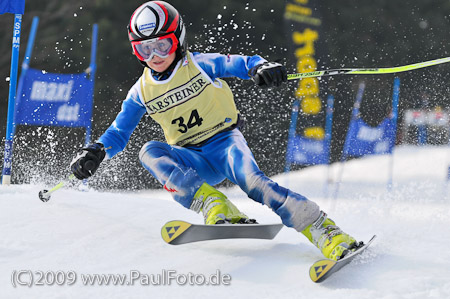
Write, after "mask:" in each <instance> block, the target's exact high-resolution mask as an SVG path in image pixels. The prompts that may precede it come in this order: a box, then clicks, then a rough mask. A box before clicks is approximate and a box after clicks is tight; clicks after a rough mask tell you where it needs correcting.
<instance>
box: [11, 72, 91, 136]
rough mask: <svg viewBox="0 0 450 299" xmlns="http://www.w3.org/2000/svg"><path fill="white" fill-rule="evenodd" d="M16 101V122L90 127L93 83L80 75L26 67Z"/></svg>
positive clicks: (83, 75) (84, 75) (85, 76)
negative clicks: (48, 71)
mask: <svg viewBox="0 0 450 299" xmlns="http://www.w3.org/2000/svg"><path fill="white" fill-rule="evenodd" d="M21 86H22V89H21V91H18V93H20V94H18V96H17V101H16V116H15V123H16V124H23V125H40V126H64V127H89V126H90V124H91V117H92V95H93V88H94V82H93V80H90V79H89V78H87V75H86V74H85V73H82V74H53V73H47V72H45V71H41V70H36V69H32V68H30V69H28V70H27V72H26V75H25V76H24V77H23V82H21Z"/></svg>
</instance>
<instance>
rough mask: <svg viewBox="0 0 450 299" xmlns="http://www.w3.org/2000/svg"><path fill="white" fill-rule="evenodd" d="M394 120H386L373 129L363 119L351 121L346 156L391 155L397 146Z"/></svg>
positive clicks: (346, 141) (346, 142)
mask: <svg viewBox="0 0 450 299" xmlns="http://www.w3.org/2000/svg"><path fill="white" fill-rule="evenodd" d="M393 121H394V118H393V117H392V118H385V119H384V120H383V121H382V122H381V123H380V124H379V125H378V126H376V127H371V126H369V125H367V124H366V123H365V122H364V121H363V120H362V119H361V118H357V119H354V120H352V121H351V123H350V127H349V131H348V133H347V138H346V140H345V146H344V155H346V156H353V157H360V156H364V155H381V154H391V153H392V149H393V148H394V145H395V137H396V125H395V123H393Z"/></svg>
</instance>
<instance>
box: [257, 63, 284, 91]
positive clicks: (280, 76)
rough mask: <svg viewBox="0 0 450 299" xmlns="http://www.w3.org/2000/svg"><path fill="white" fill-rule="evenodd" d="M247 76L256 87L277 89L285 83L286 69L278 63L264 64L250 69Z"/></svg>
mask: <svg viewBox="0 0 450 299" xmlns="http://www.w3.org/2000/svg"><path fill="white" fill-rule="evenodd" d="M248 74H249V76H250V77H252V80H253V81H254V82H255V83H256V85H258V86H259V87H262V88H266V87H273V86H276V87H278V86H280V85H281V83H283V82H286V81H287V71H286V68H285V67H284V65H282V64H279V63H278V62H264V63H263V64H259V65H257V66H255V67H252V68H251V69H250V71H249V72H248Z"/></svg>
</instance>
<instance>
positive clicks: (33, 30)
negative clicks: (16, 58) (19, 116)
mask: <svg viewBox="0 0 450 299" xmlns="http://www.w3.org/2000/svg"><path fill="white" fill-rule="evenodd" d="M38 24H39V17H34V18H33V23H32V24H31V31H30V35H29V36H28V42H27V49H26V50H25V57H24V59H23V62H22V71H21V72H20V77H19V84H18V85H17V93H16V103H15V107H17V106H18V105H19V103H20V100H21V98H22V94H23V81H24V80H25V76H26V74H27V70H28V68H29V67H30V59H31V53H32V52H33V46H34V39H35V37H36V31H37V27H38ZM16 112H17V111H14V116H15V115H16ZM16 125H17V124H16V122H15V121H14V122H13V128H12V130H13V134H15V133H16Z"/></svg>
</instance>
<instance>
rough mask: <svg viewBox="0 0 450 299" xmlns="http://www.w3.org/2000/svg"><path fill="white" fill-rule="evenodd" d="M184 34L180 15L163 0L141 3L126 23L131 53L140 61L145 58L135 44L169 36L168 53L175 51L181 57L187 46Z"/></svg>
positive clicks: (184, 30)
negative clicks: (170, 46) (171, 46)
mask: <svg viewBox="0 0 450 299" xmlns="http://www.w3.org/2000/svg"><path fill="white" fill-rule="evenodd" d="M185 35H186V29H185V26H184V22H183V19H182V18H181V15H180V14H179V12H178V11H177V10H176V9H175V8H174V7H173V6H172V5H170V4H169V3H167V2H164V1H149V2H146V3H144V4H142V5H141V6H139V7H138V8H137V9H136V10H135V11H134V13H133V15H132V16H131V18H130V23H129V24H128V38H129V40H130V42H131V45H132V48H133V53H134V54H135V55H136V57H137V58H138V59H139V60H140V61H141V62H144V61H145V60H146V59H145V58H144V57H142V56H141V55H139V53H138V51H137V48H136V45H138V44H139V42H142V41H146V40H152V39H157V38H171V39H172V40H173V49H172V50H171V52H170V53H169V54H171V53H173V52H175V51H177V54H178V55H179V57H181V56H183V55H184V54H185V51H186V48H187V44H186V39H185ZM157 55H158V54H157Z"/></svg>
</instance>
